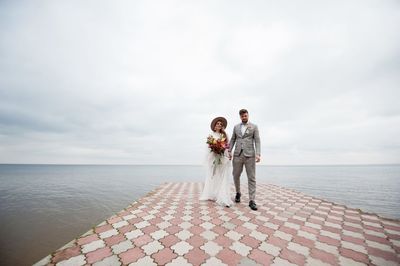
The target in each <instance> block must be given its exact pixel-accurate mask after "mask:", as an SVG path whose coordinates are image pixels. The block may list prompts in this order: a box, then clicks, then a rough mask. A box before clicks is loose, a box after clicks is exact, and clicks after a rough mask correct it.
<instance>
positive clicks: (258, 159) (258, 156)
mask: <svg viewBox="0 0 400 266" xmlns="http://www.w3.org/2000/svg"><path fill="white" fill-rule="evenodd" d="M260 161H261V156H260V155H256V163H259V162H260Z"/></svg>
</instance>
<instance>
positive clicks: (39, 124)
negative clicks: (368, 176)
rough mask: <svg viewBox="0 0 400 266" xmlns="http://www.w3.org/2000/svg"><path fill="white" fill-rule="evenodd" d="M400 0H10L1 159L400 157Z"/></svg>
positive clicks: (0, 101) (2, 24)
mask: <svg viewBox="0 0 400 266" xmlns="http://www.w3.org/2000/svg"><path fill="white" fill-rule="evenodd" d="M399 3H400V2H399V1H386V0H376V1H369V0H360V1H320V0H318V1H250V2H249V1H117V2H116V1H97V0H96V1H26V2H22V1H1V2H0V58H1V60H0V163H80V164H86V163H99V164H200V163H202V159H203V157H204V153H205V139H206V137H207V135H208V133H209V131H210V128H209V124H210V121H211V120H212V119H213V118H214V117H215V116H219V115H222V116H225V117H226V118H227V119H228V123H229V125H228V129H227V130H228V133H229V134H231V132H232V128H233V125H234V124H236V123H238V122H239V121H240V120H239V116H238V111H239V109H241V108H247V109H248V110H249V113H250V120H251V121H252V122H254V123H256V124H257V125H258V126H259V129H260V134H261V142H262V164H271V165H276V164H364V163H400V138H399V136H400V104H399V99H400V86H399V85H400V48H399V47H400V30H399V25H400V4H399Z"/></svg>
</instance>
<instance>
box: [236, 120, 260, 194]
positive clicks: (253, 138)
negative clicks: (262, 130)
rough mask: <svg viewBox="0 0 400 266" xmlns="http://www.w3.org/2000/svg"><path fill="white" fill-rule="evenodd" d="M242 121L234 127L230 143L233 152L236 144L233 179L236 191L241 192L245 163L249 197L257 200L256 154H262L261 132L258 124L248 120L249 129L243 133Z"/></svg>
mask: <svg viewBox="0 0 400 266" xmlns="http://www.w3.org/2000/svg"><path fill="white" fill-rule="evenodd" d="M241 125H242V124H241V123H240V124H238V125H236V126H235V127H234V128H233V133H232V138H231V141H230V143H229V151H230V152H231V151H232V149H233V146H235V152H234V153H233V162H232V166H233V180H234V182H235V188H236V192H238V193H240V175H241V174H242V172H243V165H244V166H245V167H246V173H247V179H248V186H249V198H250V200H255V196H256V160H255V156H256V155H260V152H261V150H260V149H261V148H260V134H259V132H258V127H257V125H255V124H253V123H250V122H248V123H247V129H246V131H245V132H244V134H243V135H242V131H241Z"/></svg>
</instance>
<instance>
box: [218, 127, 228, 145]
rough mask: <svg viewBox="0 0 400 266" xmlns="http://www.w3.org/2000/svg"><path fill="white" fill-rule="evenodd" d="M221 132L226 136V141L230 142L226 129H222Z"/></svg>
mask: <svg viewBox="0 0 400 266" xmlns="http://www.w3.org/2000/svg"><path fill="white" fill-rule="evenodd" d="M220 131H221V133H222V135H224V137H225V138H226V141H227V142H229V139H228V135H226V132H225V130H224V128H221V130H220Z"/></svg>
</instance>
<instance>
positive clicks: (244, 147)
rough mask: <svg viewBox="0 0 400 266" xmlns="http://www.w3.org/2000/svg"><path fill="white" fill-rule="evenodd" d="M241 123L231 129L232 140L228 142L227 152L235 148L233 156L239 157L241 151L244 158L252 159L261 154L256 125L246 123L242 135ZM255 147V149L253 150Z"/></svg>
mask: <svg viewBox="0 0 400 266" xmlns="http://www.w3.org/2000/svg"><path fill="white" fill-rule="evenodd" d="M241 125H242V124H241V123H240V124H237V125H236V126H235V127H234V128H233V133H232V138H231V141H230V142H229V151H230V152H231V151H232V149H233V146H235V152H234V154H233V155H234V156H239V155H240V152H241V151H242V152H243V154H244V156H246V157H252V156H255V155H260V154H261V148H260V134H259V132H258V127H257V125H255V124H253V123H250V122H248V123H247V129H246V131H245V132H244V134H243V135H242V131H241ZM254 146H255V149H254Z"/></svg>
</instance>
